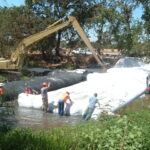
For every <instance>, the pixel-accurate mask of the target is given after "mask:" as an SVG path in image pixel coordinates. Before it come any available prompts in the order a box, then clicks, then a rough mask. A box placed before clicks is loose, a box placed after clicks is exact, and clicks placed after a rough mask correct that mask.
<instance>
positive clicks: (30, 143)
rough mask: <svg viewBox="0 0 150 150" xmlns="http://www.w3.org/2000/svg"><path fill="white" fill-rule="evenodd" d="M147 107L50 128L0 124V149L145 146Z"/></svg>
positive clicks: (132, 149) (136, 149)
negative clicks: (119, 115)
mask: <svg viewBox="0 0 150 150" xmlns="http://www.w3.org/2000/svg"><path fill="white" fill-rule="evenodd" d="M149 113H150V110H148V109H142V110H138V111H137V112H134V113H128V114H127V115H126V116H121V117H110V118H108V117H106V116H103V117H101V118H99V120H98V121H94V120H91V121H89V122H81V123H80V124H78V125H76V126H71V127H68V126H67V127H63V128H54V129H52V130H50V131H44V130H34V129H28V128H26V129H22V128H10V127H6V126H5V127H1V128H0V135H1V136H0V147H1V150H10V149H11V150H35V149H36V150H41V149H43V150H149V147H150V134H149V133H150V119H149Z"/></svg>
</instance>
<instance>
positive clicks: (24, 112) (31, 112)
mask: <svg viewBox="0 0 150 150" xmlns="http://www.w3.org/2000/svg"><path fill="white" fill-rule="evenodd" d="M145 107H148V108H150V95H146V96H145V97H140V98H139V99H137V100H136V101H134V102H132V103H130V104H129V105H128V106H126V107H125V108H123V109H121V110H119V111H118V113H122V114H124V113H125V112H126V111H128V110H129V111H133V112H134V111H136V110H139V109H141V108H145ZM80 121H81V116H69V117H68V116H63V117H62V116H61V117H60V116H59V115H58V114H57V113H56V112H55V113H53V114H52V113H44V112H43V111H42V110H37V109H29V108H23V107H17V106H15V107H12V106H9V107H0V125H2V124H8V125H11V126H19V127H31V128H41V129H51V128H54V127H62V126H67V125H75V124H77V123H78V122H80Z"/></svg>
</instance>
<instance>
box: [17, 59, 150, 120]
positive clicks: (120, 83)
mask: <svg viewBox="0 0 150 150" xmlns="http://www.w3.org/2000/svg"><path fill="white" fill-rule="evenodd" d="M131 59H132V58H131ZM124 60H126V58H125V59H124ZM128 60H130V58H128ZM121 61H122V64H121V68H118V66H117V68H111V69H109V70H107V73H91V74H89V75H88V76H87V81H84V82H81V83H78V84H75V85H72V86H69V87H65V88H62V89H59V90H56V91H51V92H49V93H48V98H49V103H50V102H52V101H54V102H55V103H54V104H55V105H57V102H58V100H59V97H60V96H61V94H62V93H64V92H66V91H68V92H70V97H71V99H72V100H73V101H74V104H73V105H72V107H71V109H70V113H71V115H82V114H83V113H84V111H85V109H86V108H87V106H88V99H89V97H90V96H92V95H93V93H98V98H99V99H100V100H99V102H100V104H101V106H100V109H99V107H96V109H95V111H94V113H93V115H92V117H93V118H96V117H97V115H98V114H100V113H101V112H102V111H108V112H113V111H115V110H116V109H117V108H119V107H121V106H123V105H125V104H127V103H129V102H130V101H132V100H134V99H135V98H136V97H137V96H138V95H140V94H142V93H143V92H144V91H145V89H146V77H147V75H148V73H149V72H150V64H147V65H145V64H143V63H140V62H138V61H137V60H136V61H135V63H134V66H136V62H137V64H138V67H132V66H133V64H132V63H133V62H132V63H131V67H129V64H128V66H127V67H126V63H124V62H123V60H121ZM125 62H126V61H125ZM123 63H124V64H123ZM139 64H140V66H139ZM123 65H124V67H123ZM18 104H19V106H23V107H33V108H41V106H42V100H41V95H29V96H26V94H25V93H21V94H19V96H18ZM55 112H56V113H57V110H56V111H55Z"/></svg>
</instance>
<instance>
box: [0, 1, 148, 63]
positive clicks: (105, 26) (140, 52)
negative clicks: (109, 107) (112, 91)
mask: <svg viewBox="0 0 150 150" xmlns="http://www.w3.org/2000/svg"><path fill="white" fill-rule="evenodd" d="M141 6H142V9H143V14H142V17H141V18H140V19H139V20H135V18H134V17H133V14H134V11H135V9H136V8H141ZM149 9H150V6H149V0H130V1H128V0H105V1H101V0H99V1H98V0H96V1H94V0H80V1H79V0H63V1H60V0H58V1H54V0H26V1H25V6H20V7H10V8H7V7H4V8H2V7H0V18H1V22H0V55H1V56H2V57H5V58H9V56H10V55H11V53H12V51H13V50H15V49H16V46H17V45H18V43H19V42H20V41H21V40H22V39H24V38H26V37H28V36H30V35H33V34H35V33H38V32H39V31H42V30H43V29H45V28H46V27H47V26H48V25H50V24H52V23H53V22H55V21H56V20H58V19H60V18H63V17H65V16H69V15H73V16H75V17H76V18H77V20H78V21H79V23H80V24H81V26H82V27H83V28H84V30H85V31H86V33H89V34H91V32H94V33H95V35H94V36H95V37H97V41H95V43H94V45H96V48H97V49H98V50H101V49H105V48H115V49H118V50H120V51H121V52H122V53H123V54H125V55H129V56H147V55H148V56H149V43H150V42H149V40H150V38H149V33H150V24H149V23H150V21H149V18H150V17H149V16H150V14H149V12H150V11H149ZM87 12H88V13H87ZM89 29H91V30H89ZM94 33H93V34H94ZM61 41H62V43H63V44H61ZM64 41H65V42H64ZM60 45H63V46H64V47H69V48H77V47H79V46H82V45H83V43H82V42H81V40H80V38H79V36H77V33H76V31H74V29H73V28H72V27H68V28H64V29H62V30H60V31H58V32H57V33H54V34H52V35H51V36H49V37H46V38H44V39H42V40H40V41H39V42H37V43H34V44H33V45H32V46H30V47H29V48H28V49H27V50H28V51H33V50H40V52H41V53H42V55H43V59H45V60H46V59H47V56H49V55H50V56H51V54H52V49H54V48H55V49H56V55H59V47H60Z"/></svg>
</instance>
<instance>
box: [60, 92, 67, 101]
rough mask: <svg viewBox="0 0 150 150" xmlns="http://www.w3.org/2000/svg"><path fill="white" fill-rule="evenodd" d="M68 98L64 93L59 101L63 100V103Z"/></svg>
mask: <svg viewBox="0 0 150 150" xmlns="http://www.w3.org/2000/svg"><path fill="white" fill-rule="evenodd" d="M68 97H69V95H68V94H67V93H64V94H63V95H62V96H61V98H60V99H62V100H64V102H66V101H67V99H68Z"/></svg>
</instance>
